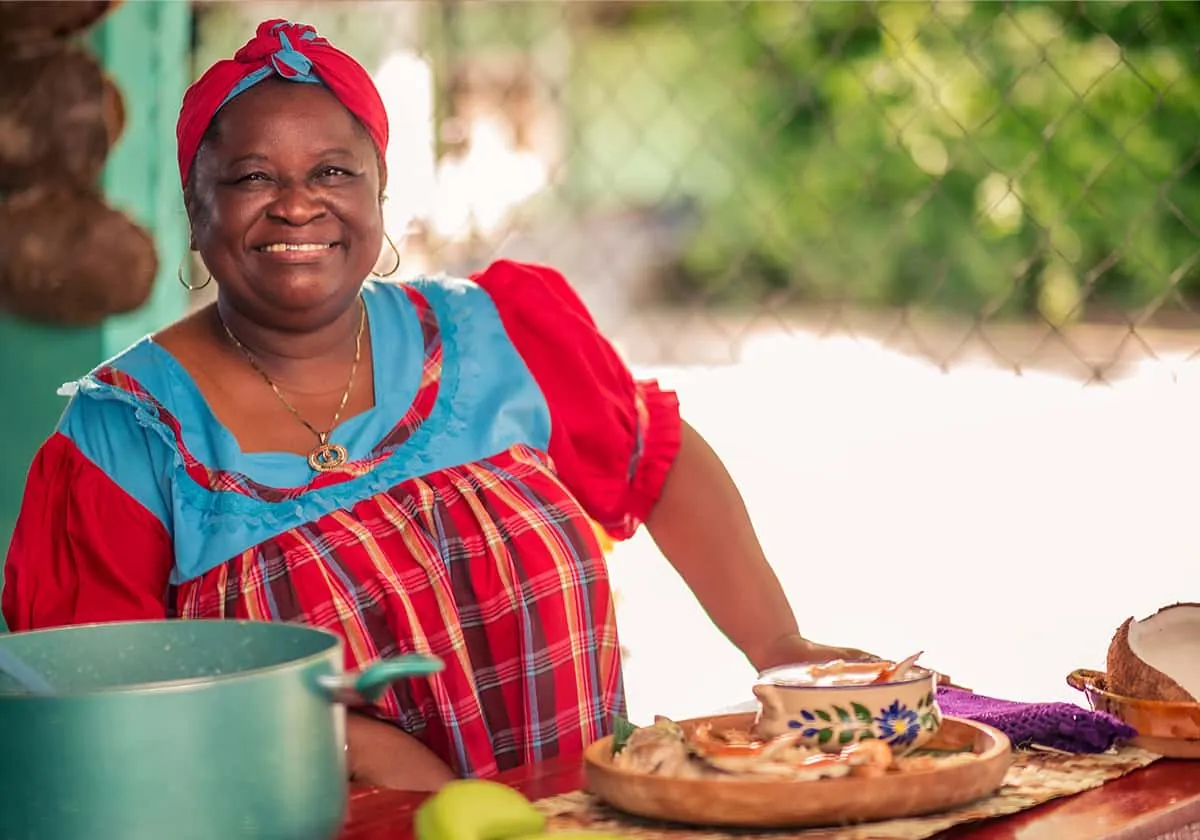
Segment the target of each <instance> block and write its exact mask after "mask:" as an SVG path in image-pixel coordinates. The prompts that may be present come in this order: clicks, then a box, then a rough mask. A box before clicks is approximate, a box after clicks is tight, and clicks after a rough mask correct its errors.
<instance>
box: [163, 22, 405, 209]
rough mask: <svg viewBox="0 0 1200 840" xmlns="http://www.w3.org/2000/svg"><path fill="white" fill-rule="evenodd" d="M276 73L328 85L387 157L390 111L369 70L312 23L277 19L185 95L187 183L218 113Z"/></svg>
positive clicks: (182, 168)
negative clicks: (318, 30) (308, 24)
mask: <svg viewBox="0 0 1200 840" xmlns="http://www.w3.org/2000/svg"><path fill="white" fill-rule="evenodd" d="M271 76H279V77H280V78H283V79H287V80H288V81H291V82H305V83H308V84H317V85H324V86H325V87H326V88H328V89H329V91H330V92H331V93H332V94H333V95H334V96H336V97H337V98H338V100H339V101H340V102H341V103H342V104H343V105H345V106H346V109H347V110H348V111H350V113H351V114H353V115H354V116H355V117H357V118H358V120H359V122H361V123H362V124H363V126H365V127H366V129H367V134H369V135H370V136H371V140H372V141H373V142H374V143H375V146H376V148H377V149H378V150H379V157H380V160H381V161H382V160H383V157H384V154H385V153H386V152H387V144H388V121H387V111H386V110H385V109H384V107H383V100H382V99H380V98H379V91H378V90H376V88H375V83H374V82H373V81H371V76H370V74H368V73H367V71H366V70H364V69H363V66H362V65H361V64H359V63H358V62H357V61H355V60H354V59H353V58H351V57H350V56H348V55H347V54H346V53H344V52H342V51H341V50H339V49H337V48H336V47H334V46H333V45H332V44H330V43H329V42H328V41H326V40H325V39H324V38H322V37H321V36H319V35H317V30H315V29H314V28H313V27H311V26H307V25H305V24H302V23H289V22H288V21H286V20H282V19H274V20H267V21H263V22H262V23H260V24H259V25H258V30H257V31H256V32H255V34H254V37H253V38H252V39H250V40H249V41H247V42H246V45H245V46H244V47H242V48H241V49H240V50H238V51H237V52H236V53H235V54H234V56H233V58H230V59H224V60H223V61H218V62H217V63H216V64H214V65H213V66H212V67H210V68H208V70H207V71H205V73H204V75H203V76H201V77H200V78H199V79H198V80H197V81H196V82H195V84H193V85H192V86H191V87H190V88H188V90H187V93H185V94H184V96H183V106H182V107H181V108H180V109H179V122H178V123H177V124H176V126H175V139H176V141H177V142H178V145H179V179H180V181H181V182H182V183H183V184H185V185H186V184H187V179H188V173H189V172H190V171H191V169H192V163H193V161H194V160H195V158H196V150H197V149H198V148H199V147H200V140H201V139H202V138H203V137H204V132H205V131H207V130H208V126H209V124H211V123H212V121H213V117H215V116H216V114H217V111H219V110H220V109H221V107H222V106H223V105H224V104H225V103H226V102H228V101H229V100H231V99H233V98H234V97H235V96H237V95H238V94H239V93H244V92H245V91H246V90H248V89H249V88H251V87H253V86H254V85H256V84H258V83H259V82H261V81H262V80H263V79H267V78H270V77H271Z"/></svg>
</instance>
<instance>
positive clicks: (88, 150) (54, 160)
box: [0, 44, 125, 192]
mask: <svg viewBox="0 0 1200 840" xmlns="http://www.w3.org/2000/svg"><path fill="white" fill-rule="evenodd" d="M124 123H125V107H124V103H123V101H122V99H121V92H120V91H119V90H118V89H117V87H116V85H115V84H113V82H112V80H111V79H109V78H108V77H107V76H106V75H105V73H104V70H103V68H102V67H101V66H100V64H99V63H98V62H97V61H96V59H94V58H93V57H92V56H91V55H90V54H88V53H87V52H85V51H84V50H81V49H78V48H75V47H72V46H71V45H69V44H58V45H55V46H54V47H53V49H48V50H45V51H42V52H40V53H38V54H36V55H26V56H24V57H12V56H2V54H0V192H2V191H7V190H20V189H23V188H25V187H27V186H31V185H32V184H33V183H35V182H37V181H42V180H46V179H47V178H48V177H49V178H53V179H55V180H65V181H69V182H72V183H75V184H77V185H79V186H91V185H92V184H94V183H95V182H96V179H97V177H98V176H99V175H100V171H101V169H103V167H104V161H105V158H107V157H108V152H109V149H111V148H112V145H113V143H115V142H116V139H117V137H118V136H120V133H121V131H122V130H123V128H124Z"/></svg>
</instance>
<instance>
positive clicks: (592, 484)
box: [471, 260, 682, 539]
mask: <svg viewBox="0 0 1200 840" xmlns="http://www.w3.org/2000/svg"><path fill="white" fill-rule="evenodd" d="M471 279H472V280H474V281H475V282H476V283H478V284H479V285H480V286H482V287H483V288H484V289H485V290H486V291H487V292H488V294H489V295H490V296H491V298H492V300H493V302H494V303H495V305H496V309H497V310H498V311H499V313H500V320H501V321H502V322H503V324H504V328H505V331H506V332H507V333H508V337H509V339H510V340H511V341H512V343H513V345H514V346H515V347H516V348H517V352H518V353H520V354H521V358H522V359H524V361H525V364H526V365H528V367H529V370H530V372H531V373H532V374H533V378H534V379H535V380H536V381H537V383H538V385H539V387H540V388H541V389H542V394H543V395H544V396H545V398H546V402H547V403H548V405H549V407H550V421H551V436H550V457H551V459H553V461H554V465H555V468H556V470H557V471H558V475H559V478H560V479H561V480H562V482H563V483H564V484H565V485H566V486H567V489H568V490H570V491H571V493H573V494H574V495H575V497H576V498H577V499H578V500H579V502H580V504H582V505H583V507H584V509H585V510H586V511H587V512H588V514H589V515H590V516H591V517H592V518H593V519H594V520H596V522H598V523H600V525H602V526H603V527H604V529H605V531H607V532H608V533H609V534H610V535H611V536H612V537H613V538H615V539H628V538H629V537H631V536H633V533H634V532H635V531H636V530H637V528H638V526H639V525H641V523H642V522H644V521H645V520H646V517H647V516H648V515H649V514H650V511H651V510H653V508H654V505H655V504H656V503H657V502H658V498H659V495H660V494H661V493H662V488H663V483H664V482H665V481H666V477H667V472H668V471H669V470H670V468H671V465H672V464H673V463H674V461H675V456H676V455H677V454H678V452H679V440H680V428H681V425H682V421H681V420H680V416H679V401H678V399H677V398H676V396H675V394H674V393H673V392H671V391H664V390H662V389H660V388H659V387H658V383H657V382H654V381H652V380H646V381H639V380H635V379H634V377H633V374H632V373H631V372H630V371H629V368H628V367H626V365H625V363H624V362H623V361H622V360H621V358H620V356H618V355H617V352H616V350H615V349H613V346H612V345H611V344H610V343H609V342H608V340H607V339H605V338H604V336H602V335H601V334H600V331H599V330H598V329H597V327H596V323H595V321H593V320H592V316H591V314H590V313H589V312H588V310H587V307H586V306H584V303H583V301H582V300H581V299H580V298H579V296H578V295H577V294H576V293H575V291H574V289H572V288H571V287H570V285H569V284H568V283H567V281H566V279H565V278H564V277H563V276H562V275H561V274H559V273H558V272H557V271H554V270H553V269H550V268H546V267H544V266H539V265H529V264H524V263H518V262H511V261H508V260H501V261H498V262H495V263H493V264H492V265H490V266H488V268H487V269H486V270H485V271H483V272H482V273H480V274H477V275H475V276H473V277H472V278H471Z"/></svg>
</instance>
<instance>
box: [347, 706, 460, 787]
mask: <svg viewBox="0 0 1200 840" xmlns="http://www.w3.org/2000/svg"><path fill="white" fill-rule="evenodd" d="M346 743H347V745H348V747H349V749H348V750H347V755H346V759H347V761H348V763H349V769H350V780H351V781H354V782H358V783H359V784H364V785H374V786H376V787H385V788H395V789H397V790H420V791H433V790H438V789H439V788H441V787H442V785H444V784H446V783H447V782H451V781H453V780H454V779H455V778H457V777H456V776H455V775H454V771H453V770H451V769H450V768H449V767H447V766H446V763H445V762H444V761H442V760H441V759H440V758H438V757H437V756H436V755H434V754H433V752H431V751H430V749H429V748H428V747H426V746H425V745H424V744H422V743H421V742H420V741H418V740H417V739H416V738H414V737H412V736H411V735H409V734H408V733H407V732H405V731H404V730H403V729H400V728H399V727H398V726H393V725H392V724H390V723H385V722H383V721H381V720H377V719H376V718H373V717H369V716H367V715H365V714H361V713H359V712H347V713H346Z"/></svg>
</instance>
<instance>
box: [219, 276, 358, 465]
mask: <svg viewBox="0 0 1200 840" xmlns="http://www.w3.org/2000/svg"><path fill="white" fill-rule="evenodd" d="M359 305H360V307H361V309H360V312H361V314H360V315H359V318H358V332H357V334H355V336H354V364H353V365H352V366H351V367H350V381H349V382H347V383H346V391H345V393H343V394H342V401H341V402H340V403H339V404H338V407H337V411H335V412H334V413H333V420H332V421H330V423H329V431H327V432H318V431H317V430H316V429H315V428H313V425H312V424H311V423H309V422H308V421H307V420H305V419H304V418H303V417H301V416H300V412H298V411H296V409H295V407H294V406H293V405H292V404H291V403H290V402H288V401H287V398H286V397H284V395H283V392H281V391H280V390H279V386H277V385H276V384H275V383H274V382H273V381H271V377H269V376H267V372H266V371H265V370H263V369H262V367H261V366H259V364H258V362H257V361H256V360H255V358H254V356H253V354H251V352H250V351H249V350H247V349H246V345H244V344H242V342H240V341H238V337H237V336H236V335H234V334H233V331H232V330H230V329H229V325H228V324H226V323H225V319H224V318H222V317H221V314H220V312H218V313H217V318H218V319H219V320H220V322H221V326H222V327H223V328H224V330H225V335H227V336H229V340H230V341H232V342H233V343H234V345H235V346H236V347H237V348H238V349H239V350H241V351H242V355H243V356H245V357H246V361H248V362H249V363H250V367H252V368H254V369H255V370H256V371H258V375H259V376H261V377H262V378H263V380H264V381H265V382H266V383H267V384H268V385H269V386H271V390H272V391H274V392H275V396H276V397H278V398H279V401H280V402H281V403H283V406H284V408H286V409H287V410H288V411H290V412H291V413H292V416H293V417H295V418H296V419H297V420H299V421H300V422H301V423H302V424H303V425H304V427H305V428H306V429H308V430H309V431H310V432H312V433H313V434H314V435H316V437H317V447H316V448H315V449H314V450H313V451H312V452H309V453H308V465H309V466H310V467H312V469H313V471H314V472H328V471H329V470H336V469H337V468H338V467H340V466H342V465H343V464H345V463H346V462H347V461H348V460H350V454H349V453H348V452H347V451H346V447H344V446H342V445H341V444H337V443H330V442H329V435H330V433H332V432H333V430H334V429H335V428H337V424H338V418H340V417H341V416H342V411H344V410H345V408H346V403H347V401H349V399H350V391H351V390H353V388H354V374H355V373H356V372H357V371H358V361H359V359H360V358H362V337H363V328H364V327H365V326H366V325H367V307H366V306H365V305H363V303H362V298H359Z"/></svg>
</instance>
